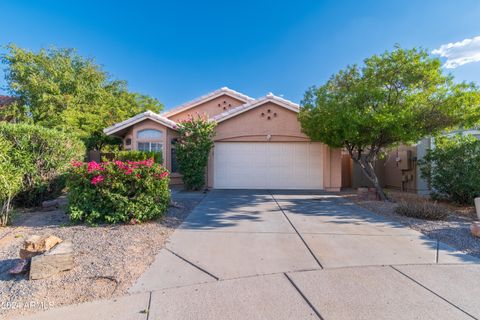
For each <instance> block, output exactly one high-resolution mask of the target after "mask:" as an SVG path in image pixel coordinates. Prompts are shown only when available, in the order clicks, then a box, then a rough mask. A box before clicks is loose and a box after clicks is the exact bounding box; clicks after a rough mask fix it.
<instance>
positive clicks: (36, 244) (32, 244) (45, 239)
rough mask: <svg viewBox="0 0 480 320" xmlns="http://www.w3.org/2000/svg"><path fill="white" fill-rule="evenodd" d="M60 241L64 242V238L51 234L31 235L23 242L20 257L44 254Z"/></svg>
mask: <svg viewBox="0 0 480 320" xmlns="http://www.w3.org/2000/svg"><path fill="white" fill-rule="evenodd" d="M60 242H62V239H60V238H58V237H55V236H51V235H50V236H38V235H34V236H31V237H29V238H28V239H26V240H25V242H24V243H23V249H20V259H29V258H32V257H34V256H36V255H39V254H42V253H44V252H45V251H48V250H50V249H51V248H53V247H54V246H56V245H57V244H59V243H60Z"/></svg>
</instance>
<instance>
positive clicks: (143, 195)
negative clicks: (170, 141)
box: [67, 159, 170, 224]
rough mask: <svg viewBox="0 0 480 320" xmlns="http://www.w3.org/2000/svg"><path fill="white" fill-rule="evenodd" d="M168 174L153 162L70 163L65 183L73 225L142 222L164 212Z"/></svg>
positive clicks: (167, 196)
mask: <svg viewBox="0 0 480 320" xmlns="http://www.w3.org/2000/svg"><path fill="white" fill-rule="evenodd" d="M169 180H170V177H169V173H168V171H167V170H166V169H165V168H164V167H163V166H161V165H159V164H157V163H154V161H153V159H148V160H143V161H112V162H102V163H97V162H95V161H91V162H88V163H84V162H78V161H75V162H72V164H71V169H70V173H69V176H68V180H67V185H68V189H69V192H68V198H69V205H68V206H69V207H68V211H69V214H70V218H71V219H72V220H73V221H86V222H87V223H89V224H96V223H99V222H107V223H117V222H131V223H137V222H143V221H146V220H151V219H155V218H157V217H159V216H161V215H162V214H164V213H165V211H166V210H167V208H168V204H169V201H170V191H169V188H168V183H169Z"/></svg>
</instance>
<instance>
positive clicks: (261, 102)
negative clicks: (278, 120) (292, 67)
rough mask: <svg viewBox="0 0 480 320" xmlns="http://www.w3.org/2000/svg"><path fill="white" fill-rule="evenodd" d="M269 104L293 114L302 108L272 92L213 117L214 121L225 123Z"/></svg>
mask: <svg viewBox="0 0 480 320" xmlns="http://www.w3.org/2000/svg"><path fill="white" fill-rule="evenodd" d="M267 102H273V103H275V104H276V105H279V106H281V107H284V108H286V109H288V110H291V111H293V112H296V113H298V112H299V111H300V106H299V105H298V104H296V103H294V102H292V101H290V100H287V99H284V98H281V97H279V96H276V95H274V94H273V93H271V92H270V93H269V94H267V95H266V96H264V97H262V98H258V99H256V100H253V101H250V102H247V103H245V104H242V105H241V106H238V107H236V108H233V109H230V110H228V111H225V112H222V113H220V114H218V115H216V116H215V117H213V118H212V120H214V121H216V122H222V121H225V120H227V119H230V118H232V117H235V116H237V115H239V114H241V113H244V112H246V111H248V110H251V109H253V108H256V107H259V106H261V105H264V104H265V103H267Z"/></svg>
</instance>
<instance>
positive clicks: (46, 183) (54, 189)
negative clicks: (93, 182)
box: [0, 123, 85, 207]
mask: <svg viewBox="0 0 480 320" xmlns="http://www.w3.org/2000/svg"><path fill="white" fill-rule="evenodd" d="M0 138H2V139H3V140H5V141H8V142H9V143H10V144H11V148H10V150H9V151H8V156H9V157H10V159H11V161H12V163H14V164H15V168H16V169H17V170H18V171H20V172H21V174H22V177H23V179H22V187H21V190H20V192H19V193H18V194H17V196H16V197H15V199H14V200H15V202H16V203H17V204H19V205H21V206H26V207H31V206H38V205H40V204H41V203H42V201H44V200H48V199H52V198H55V197H57V196H58V195H59V194H60V193H61V191H62V190H63V189H64V187H65V174H66V172H67V170H68V168H69V164H70V162H71V161H72V160H74V159H77V160H78V159H83V158H84V157H85V147H84V145H83V143H82V142H81V140H80V139H78V138H77V137H75V136H72V135H71V134H68V133H65V132H61V131H58V130H54V129H47V128H44V127H41V126H37V125H29V124H12V123H0Z"/></svg>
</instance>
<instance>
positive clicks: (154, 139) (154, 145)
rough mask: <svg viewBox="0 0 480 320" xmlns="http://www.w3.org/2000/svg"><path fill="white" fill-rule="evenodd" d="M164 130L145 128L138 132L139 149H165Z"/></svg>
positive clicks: (158, 150) (160, 150) (155, 150)
mask: <svg viewBox="0 0 480 320" xmlns="http://www.w3.org/2000/svg"><path fill="white" fill-rule="evenodd" d="M162 142H163V132H162V131H159V130H155V129H145V130H140V131H138V132H137V149H138V150H140V151H153V152H162V151H163V144H162Z"/></svg>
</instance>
